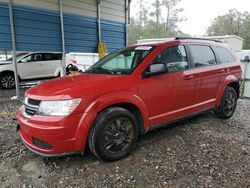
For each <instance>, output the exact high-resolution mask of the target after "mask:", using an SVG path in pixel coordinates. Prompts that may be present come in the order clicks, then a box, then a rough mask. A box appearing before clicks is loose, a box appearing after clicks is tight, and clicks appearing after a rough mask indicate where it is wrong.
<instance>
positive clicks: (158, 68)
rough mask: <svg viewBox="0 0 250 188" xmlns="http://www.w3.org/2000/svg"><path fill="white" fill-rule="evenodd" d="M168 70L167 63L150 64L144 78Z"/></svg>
mask: <svg viewBox="0 0 250 188" xmlns="http://www.w3.org/2000/svg"><path fill="white" fill-rule="evenodd" d="M166 72H168V68H167V65H166V64H165V63H156V64H152V65H150V66H149V70H148V71H146V72H144V74H143V78H146V77H149V76H153V75H159V74H163V73H166Z"/></svg>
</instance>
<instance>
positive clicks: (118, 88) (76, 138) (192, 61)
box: [18, 38, 241, 161]
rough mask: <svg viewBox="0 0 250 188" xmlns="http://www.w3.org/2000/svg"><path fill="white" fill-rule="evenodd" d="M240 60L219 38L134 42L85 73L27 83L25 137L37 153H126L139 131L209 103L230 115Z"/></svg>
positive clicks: (22, 113) (108, 157) (22, 115)
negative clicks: (28, 85)
mask: <svg viewBox="0 0 250 188" xmlns="http://www.w3.org/2000/svg"><path fill="white" fill-rule="evenodd" d="M240 78H241V69H240V61H239V60H238V59H237V58H236V56H235V55H234V54H233V53H232V52H231V50H230V49H229V48H228V47H227V46H226V45H224V44H223V43H221V42H219V41H211V40H201V39H188V38H181V39H180V38H176V39H175V40H173V41H168V42H162V43H154V44H143V45H134V46H130V47H126V48H123V49H120V50H117V51H115V52H113V53H111V54H109V55H108V56H106V57H104V58H103V59H101V60H100V61H98V62H97V63H96V64H94V65H93V66H92V67H90V68H89V69H88V70H87V71H86V72H85V73H81V74H79V75H74V76H67V77H64V78H58V79H54V80H50V81H47V82H44V83H42V84H40V85H38V86H36V87H33V88H31V89H29V90H28V91H27V92H26V94H25V99H24V103H23V106H22V107H21V108H20V110H19V112H18V124H19V126H18V128H20V129H19V133H20V136H21V139H22V141H23V143H24V144H25V145H26V146H27V147H28V148H29V149H30V150H32V151H33V152H35V153H38V154H40V155H43V156H58V155H65V154H69V153H84V150H85V148H86V147H87V145H88V146H89V148H90V150H91V151H92V153H93V154H94V155H95V156H97V157H98V158H100V159H102V160H105V161H114V160H118V159H121V158H123V157H124V156H126V155H128V154H129V153H130V152H131V150H132V148H133V146H134V145H135V143H136V141H137V138H138V136H139V135H141V134H144V133H146V132H147V131H149V130H151V129H154V128H156V127H160V126H164V125H166V123H171V122H173V121H176V120H180V119H183V118H185V117H190V116H193V115H196V114H198V113H200V112H203V111H206V110H210V109H213V110H214V111H215V114H217V115H218V116H219V117H220V118H223V119H226V118H230V117H231V116H232V115H233V113H234V111H235V108H236V103H237V99H238V98H239V79H240Z"/></svg>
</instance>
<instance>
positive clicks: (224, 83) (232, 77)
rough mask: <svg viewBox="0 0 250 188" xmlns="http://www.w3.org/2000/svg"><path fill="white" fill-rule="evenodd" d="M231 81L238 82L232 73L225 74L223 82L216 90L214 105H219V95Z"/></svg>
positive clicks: (220, 95)
mask: <svg viewBox="0 0 250 188" xmlns="http://www.w3.org/2000/svg"><path fill="white" fill-rule="evenodd" d="M233 82H238V79H237V77H236V76H234V75H228V76H226V78H225V80H224V82H223V83H222V84H221V85H220V88H219V90H218V92H217V95H216V102H215V105H216V106H219V105H220V101H221V97H222V95H223V92H224V90H225V89H226V87H227V86H228V85H229V84H230V83H233Z"/></svg>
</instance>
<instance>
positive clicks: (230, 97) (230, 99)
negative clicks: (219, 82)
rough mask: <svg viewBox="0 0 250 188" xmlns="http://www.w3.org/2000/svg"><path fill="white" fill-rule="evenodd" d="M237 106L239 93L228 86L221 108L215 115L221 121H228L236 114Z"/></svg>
mask: <svg viewBox="0 0 250 188" xmlns="http://www.w3.org/2000/svg"><path fill="white" fill-rule="evenodd" d="M236 104H237V93H236V91H235V89H234V88H232V87H229V86H228V87H226V89H225V91H224V93H223V95H222V98H221V102H220V106H219V107H218V109H217V110H216V111H215V114H216V115H217V116H218V117H219V118H221V119H228V118H230V117H231V116H232V115H233V114H234V111H235V108H236Z"/></svg>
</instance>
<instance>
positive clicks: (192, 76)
mask: <svg viewBox="0 0 250 188" xmlns="http://www.w3.org/2000/svg"><path fill="white" fill-rule="evenodd" d="M182 76H183V80H191V79H193V78H194V75H182Z"/></svg>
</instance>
